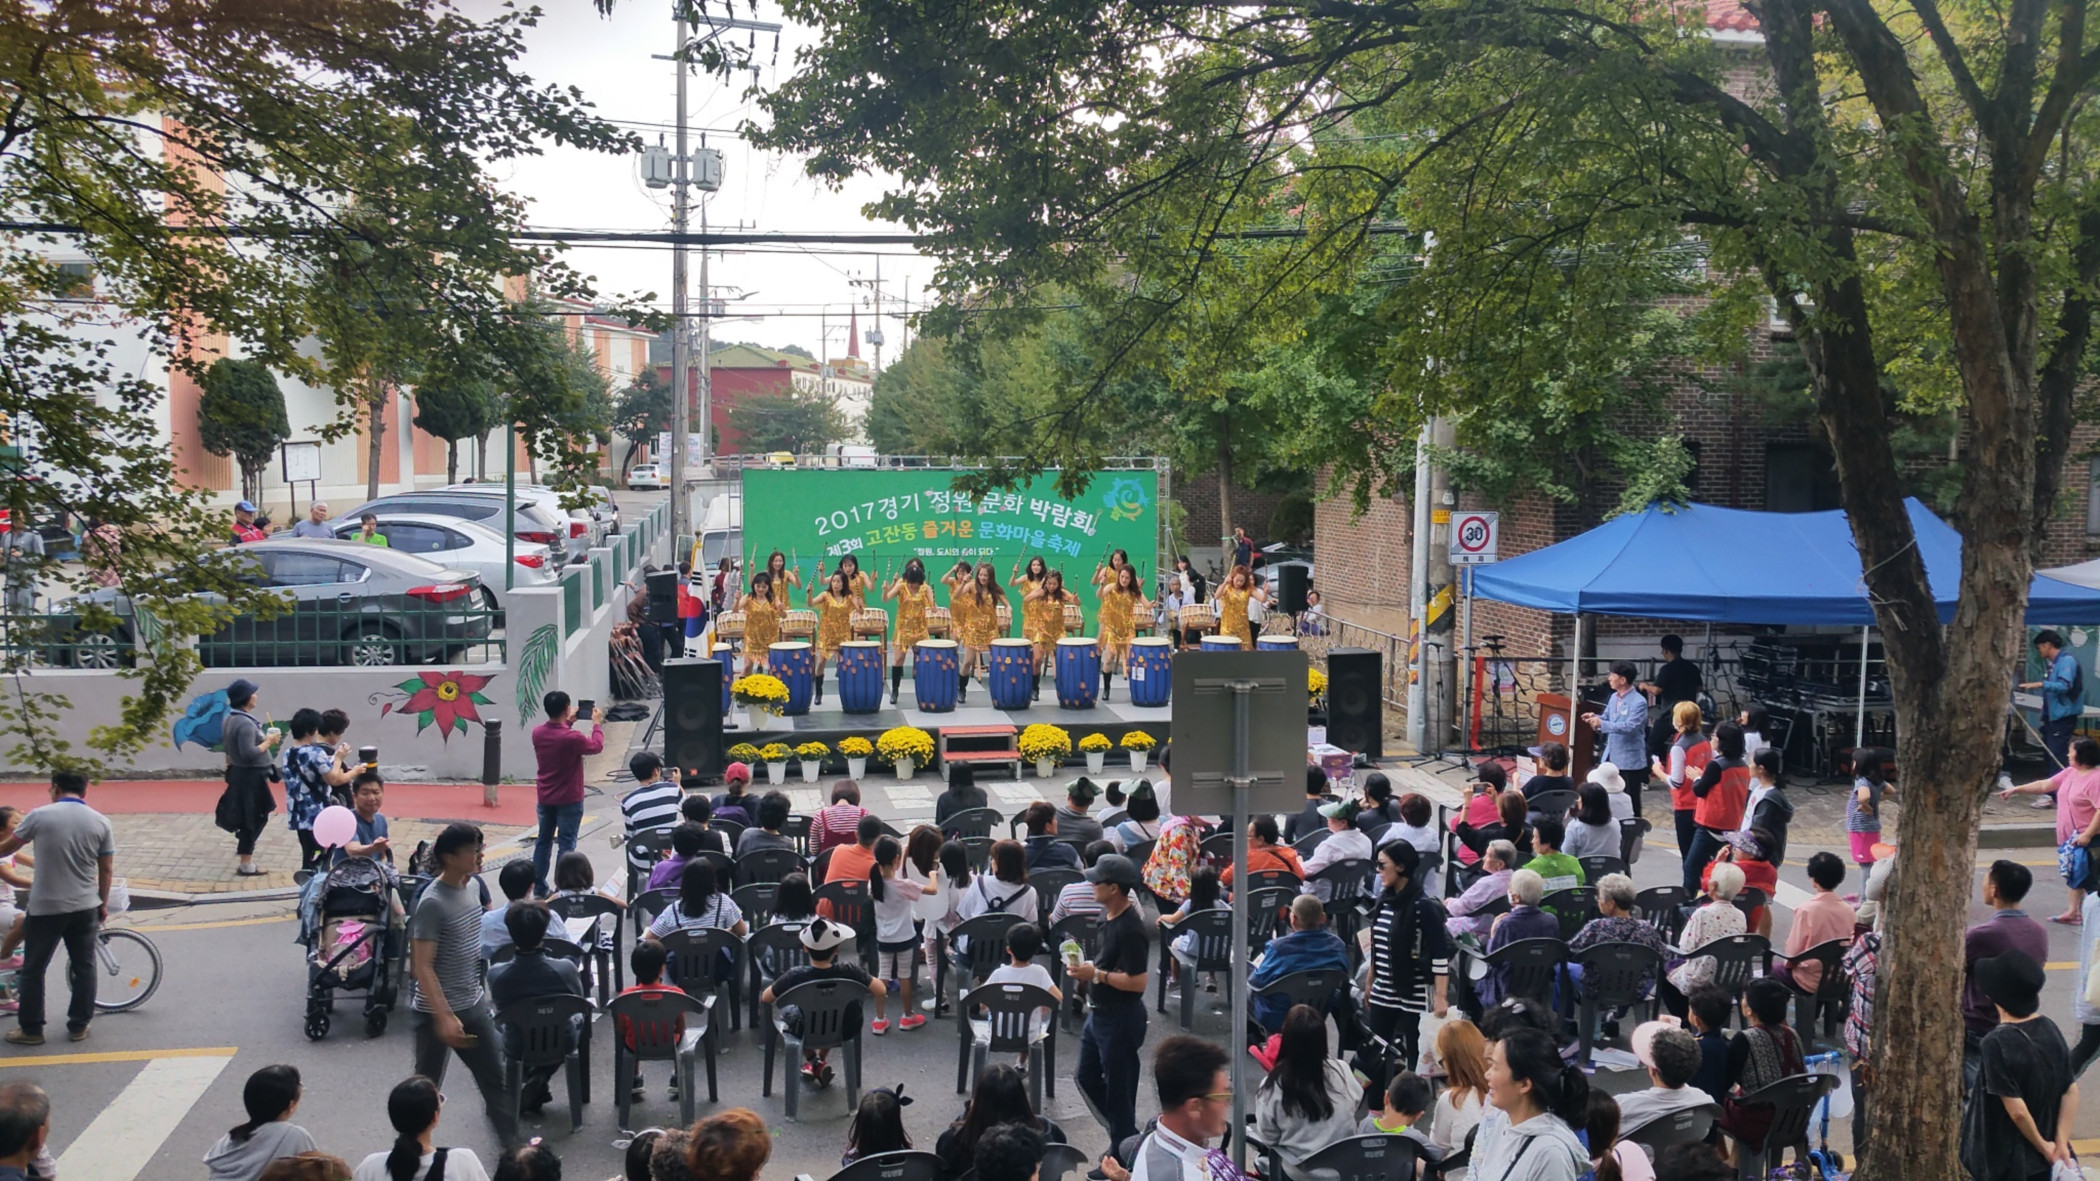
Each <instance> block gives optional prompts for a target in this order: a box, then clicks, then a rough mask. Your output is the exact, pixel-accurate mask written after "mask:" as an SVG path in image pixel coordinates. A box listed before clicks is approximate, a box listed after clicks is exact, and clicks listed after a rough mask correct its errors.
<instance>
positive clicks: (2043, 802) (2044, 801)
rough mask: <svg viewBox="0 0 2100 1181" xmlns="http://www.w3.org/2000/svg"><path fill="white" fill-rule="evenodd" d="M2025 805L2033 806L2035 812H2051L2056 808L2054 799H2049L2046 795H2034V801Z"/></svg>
mask: <svg viewBox="0 0 2100 1181" xmlns="http://www.w3.org/2000/svg"><path fill="white" fill-rule="evenodd" d="M2027 806H2028V807H2030V808H2033V809H2034V810H2035V811H2037V812H2043V811H2050V812H2053V811H2055V810H2056V801H2055V800H2052V799H2050V798H2049V797H2048V796H2036V797H2034V802H2033V803H2031V804H2029V805H2027Z"/></svg>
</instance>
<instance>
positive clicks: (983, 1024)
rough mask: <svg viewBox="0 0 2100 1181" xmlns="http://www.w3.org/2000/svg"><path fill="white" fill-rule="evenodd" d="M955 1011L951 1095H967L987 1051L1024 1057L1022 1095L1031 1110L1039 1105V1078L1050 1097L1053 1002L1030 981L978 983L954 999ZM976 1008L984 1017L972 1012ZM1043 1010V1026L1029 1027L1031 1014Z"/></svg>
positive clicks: (1053, 1085) (1054, 1060)
mask: <svg viewBox="0 0 2100 1181" xmlns="http://www.w3.org/2000/svg"><path fill="white" fill-rule="evenodd" d="M959 1004H960V1006H961V1007H960V1008H959V1009H958V1010H957V1013H956V1021H955V1030H956V1051H955V1093H956V1094H958V1095H967V1094H969V1092H970V1081H971V1080H972V1079H974V1078H976V1077H977V1076H978V1075H980V1074H982V1073H984V1066H985V1062H986V1060H987V1059H988V1058H989V1057H990V1056H991V1055H993V1054H1026V1055H1027V1056H1028V1099H1029V1102H1031V1103H1033V1104H1034V1105H1035V1109H1036V1110H1037V1111H1041V1110H1042V1109H1043V1091H1044V1088H1045V1080H1046V1079H1049V1080H1051V1081H1050V1082H1049V1083H1048V1088H1049V1091H1050V1093H1051V1094H1052V1095H1055V1094H1056V1093H1057V1084H1056V1082H1055V1072H1056V1070H1057V1057H1056V1049H1055V1047H1056V1044H1057V1019H1056V1018H1057V1014H1056V1009H1057V1001H1056V1000H1055V999H1054V998H1052V997H1051V995H1050V994H1049V993H1048V992H1046V991H1044V990H1043V989H1040V988H1037V987H1036V986H1035V985H1033V984H984V985H980V986H978V987H976V988H973V989H971V990H970V991H969V993H968V994H966V995H965V996H964V997H963V998H962V1000H961V1001H960V1002H959ZM980 1008H982V1009H983V1010H984V1016H982V1017H979V1016H978V1015H977V1010H978V1009H980ZM1044 1010H1049V1011H1050V1012H1049V1016H1048V1017H1046V1018H1045V1019H1044V1020H1043V1028H1042V1030H1041V1031H1037V1030H1036V1029H1035V1028H1034V1025H1035V1020H1036V1014H1038V1013H1041V1012H1043V1011H1044Z"/></svg>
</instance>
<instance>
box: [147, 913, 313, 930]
mask: <svg viewBox="0 0 2100 1181" xmlns="http://www.w3.org/2000/svg"><path fill="white" fill-rule="evenodd" d="M298 917H299V916H298V915H295V914H274V915H270V916H268V917H267V918H259V919H219V920H218V921H216V922H209V923H134V924H133V926H136V927H137V928H138V929H139V930H141V931H209V930H212V929H213V928H216V927H259V926H261V925H263V924H264V923H289V922H291V921H292V920H294V919H296V918H298Z"/></svg>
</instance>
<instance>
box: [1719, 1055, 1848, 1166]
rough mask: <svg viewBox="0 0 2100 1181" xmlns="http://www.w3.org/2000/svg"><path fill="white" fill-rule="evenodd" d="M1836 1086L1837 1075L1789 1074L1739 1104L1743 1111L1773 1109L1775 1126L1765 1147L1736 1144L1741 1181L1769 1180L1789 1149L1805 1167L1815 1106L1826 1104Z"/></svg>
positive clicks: (1768, 1136) (1744, 1142) (1744, 1097)
mask: <svg viewBox="0 0 2100 1181" xmlns="http://www.w3.org/2000/svg"><path fill="white" fill-rule="evenodd" d="M1837 1084H1838V1080H1837V1076H1835V1075H1829V1074H1790V1075H1788V1076H1787V1077H1785V1078H1783V1079H1780V1080H1779V1081H1778V1082H1775V1083H1772V1084H1770V1085H1768V1086H1763V1087H1759V1088H1758V1089H1757V1090H1755V1091H1752V1092H1751V1093H1750V1094H1748V1095H1745V1096H1743V1097H1742V1098H1741V1099H1739V1100H1737V1101H1736V1102H1737V1104H1738V1105H1739V1106H1742V1107H1755V1106H1759V1105H1765V1106H1769V1107H1771V1108H1772V1123H1771V1126H1769V1127H1768V1128H1766V1129H1765V1138H1764V1141H1763V1142H1762V1143H1759V1144H1752V1143H1750V1142H1749V1141H1747V1140H1743V1139H1740V1138H1738V1139H1737V1140H1736V1144H1735V1148H1736V1153H1735V1158H1736V1176H1737V1177H1738V1178H1740V1179H1741V1181H1755V1179H1757V1178H1762V1177H1764V1176H1766V1175H1767V1174H1769V1173H1770V1172H1771V1171H1772V1165H1774V1164H1776V1163H1778V1161H1779V1158H1780V1155H1781V1154H1782V1153H1784V1152H1785V1151H1786V1150H1787V1149H1789V1148H1791V1149H1793V1150H1794V1159H1795V1160H1796V1161H1798V1162H1802V1163H1803V1164H1804V1165H1805V1163H1806V1162H1807V1159H1808V1121H1809V1117H1810V1116H1812V1115H1813V1114H1814V1113H1815V1110H1816V1104H1818V1103H1821V1102H1822V1101H1823V1096H1825V1095H1828V1094H1829V1093H1830V1092H1832V1091H1834V1090H1836V1089H1837ZM1811 1171H1813V1170H1811Z"/></svg>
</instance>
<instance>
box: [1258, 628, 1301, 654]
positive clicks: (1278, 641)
mask: <svg viewBox="0 0 2100 1181" xmlns="http://www.w3.org/2000/svg"><path fill="white" fill-rule="evenodd" d="M1254 650H1255V651H1256V652H1296V651H1297V650H1298V637H1296V636H1276V635H1270V634H1268V633H1267V632H1263V633H1262V634H1261V635H1258V636H1256V637H1254Z"/></svg>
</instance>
